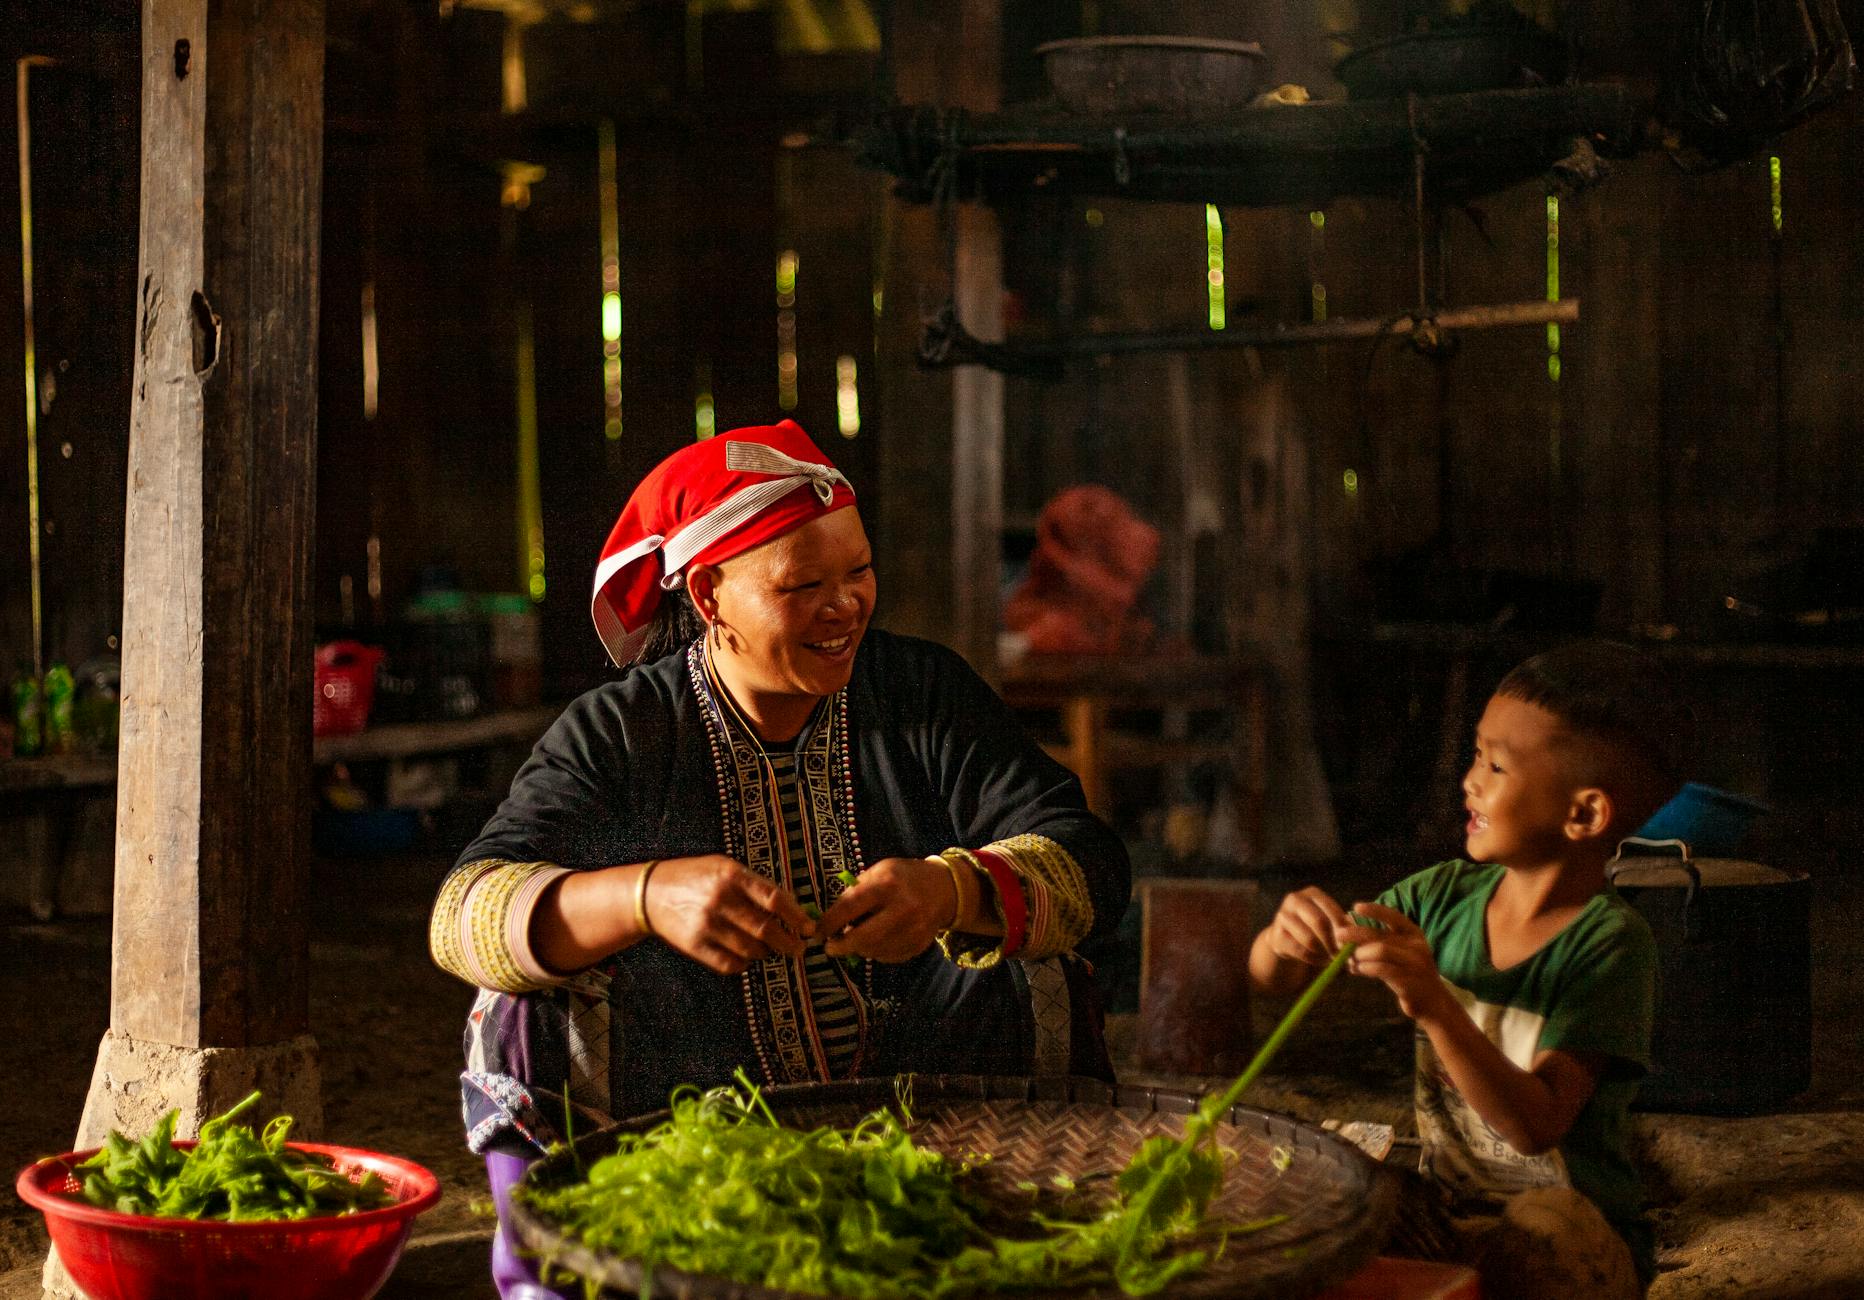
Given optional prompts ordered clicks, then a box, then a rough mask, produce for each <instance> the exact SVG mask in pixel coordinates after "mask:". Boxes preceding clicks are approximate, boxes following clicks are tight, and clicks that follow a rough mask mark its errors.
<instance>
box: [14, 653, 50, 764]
mask: <svg viewBox="0 0 1864 1300" xmlns="http://www.w3.org/2000/svg"><path fill="white" fill-rule="evenodd" d="M44 748H45V693H44V691H43V690H42V689H41V688H40V685H39V679H38V677H36V676H35V675H34V674H33V672H32V670H31V669H28V668H22V669H20V670H19V672H17V673H15V674H14V676H13V752H14V753H15V754H18V755H19V756H20V757H22V758H31V757H33V756H34V755H36V754H38V753H39V752H40V751H42V750H43V749H44Z"/></svg>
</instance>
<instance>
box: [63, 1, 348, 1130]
mask: <svg viewBox="0 0 1864 1300" xmlns="http://www.w3.org/2000/svg"><path fill="white" fill-rule="evenodd" d="M323 58H324V5H323V0H266V2H264V3H261V2H260V0H212V2H211V3H210V0H144V5H143V15H142V75H143V90H142V212H141V255H140V270H139V273H138V275H137V289H138V301H137V304H136V311H137V328H136V333H135V345H136V349H137V351H136V357H135V380H134V389H133V397H132V406H131V415H130V447H129V495H128V509H127V524H126V537H125V548H124V554H125V560H124V598H123V714H122V742H121V751H120V758H119V774H118V799H117V838H116V891H115V934H114V945H113V952H112V963H111V1000H110V1031H109V1033H108V1034H107V1035H106V1036H105V1039H104V1042H103V1044H102V1046H101V1048H100V1049H99V1053H98V1060H97V1068H96V1073H95V1076H94V1078H93V1080H92V1083H91V1091H90V1095H89V1097H88V1099H87V1100H86V1103H85V1109H84V1118H83V1121H82V1123H81V1127H80V1130H79V1134H78V1143H79V1145H80V1146H84V1145H90V1144H93V1143H96V1142H98V1141H100V1140H101V1139H102V1137H103V1136H104V1134H105V1133H106V1131H107V1130H108V1129H110V1128H112V1127H117V1128H122V1129H124V1130H125V1131H137V1130H142V1129H146V1128H147V1127H148V1125H149V1124H151V1123H152V1122H153V1121H154V1120H155V1118H156V1117H158V1116H159V1115H160V1114H161V1113H162V1112H163V1111H164V1110H166V1109H168V1108H169V1107H178V1108H179V1109H180V1111H181V1120H180V1125H179V1130H180V1131H182V1132H192V1131H194V1129H195V1128H196V1126H198V1124H199V1123H200V1121H201V1120H202V1119H203V1118H206V1117H207V1116H210V1115H211V1114H213V1113H215V1112H216V1111H218V1110H220V1109H223V1108H224V1107H225V1106H227V1105H228V1104H230V1103H231V1102H233V1101H236V1100H238V1099H239V1097H240V1096H241V1095H242V1094H243V1093H244V1092H245V1091H246V1090H248V1089H249V1088H252V1087H255V1086H256V1087H261V1088H263V1089H265V1091H266V1094H267V1096H266V1109H267V1110H268V1111H271V1110H279V1111H286V1110H288V1111H290V1112H291V1113H292V1114H294V1115H295V1116H297V1118H298V1121H299V1126H298V1128H297V1129H295V1130H294V1133H296V1134H306V1133H314V1132H315V1131H316V1130H317V1128H318V1127H319V1126H320V1123H321V1106H320V1102H319V1091H318V1076H317V1069H316V1056H315V1045H314V1044H313V1043H312V1041H311V1039H310V1037H309V1036H308V1034H307V1032H306V1031H307V1028H308V998H307V992H306V985H307V976H308V970H307V968H308V965H309V940H308V931H307V927H306V919H305V901H304V893H305V882H304V875H305V854H306V851H307V847H306V846H307V842H308V838H309V836H308V816H309V798H308V791H309V782H308V775H309V772H308V767H309V762H310V735H309V730H310V712H311V711H310V701H311V690H310V679H311V672H310V650H311V607H310V605H311V602H310V580H311V573H310V569H311V554H312V549H311V539H312V503H313V496H314V483H315V479H314V470H315V464H314V462H315V448H316V415H317V412H316V397H317V385H316V369H317V367H316V343H317V337H316V334H317V331H316V322H317V273H318V246H319V211H320V191H321V177H322V148H323V138H322V137H323Z"/></svg>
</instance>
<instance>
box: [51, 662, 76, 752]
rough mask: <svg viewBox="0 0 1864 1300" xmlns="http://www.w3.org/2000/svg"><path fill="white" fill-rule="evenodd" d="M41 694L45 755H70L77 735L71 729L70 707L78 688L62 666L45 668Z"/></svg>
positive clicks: (56, 665) (74, 746) (66, 668)
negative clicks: (43, 715)
mask: <svg viewBox="0 0 1864 1300" xmlns="http://www.w3.org/2000/svg"><path fill="white" fill-rule="evenodd" d="M44 691H45V752H46V753H48V754H69V753H70V752H71V751H72V750H73V749H74V748H76V745H77V734H76V732H75V731H73V729H72V725H71V703H72V700H73V699H74V698H75V697H76V695H77V693H78V684H77V682H76V681H75V680H73V678H72V676H71V669H70V668H68V667H66V666H65V665H64V664H53V665H52V666H51V667H50V668H47V669H46V670H45V686H44Z"/></svg>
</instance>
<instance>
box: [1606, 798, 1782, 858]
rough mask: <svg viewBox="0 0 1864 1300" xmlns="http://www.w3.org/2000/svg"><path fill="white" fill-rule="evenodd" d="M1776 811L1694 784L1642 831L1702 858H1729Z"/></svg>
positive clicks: (1640, 833) (1642, 834) (1755, 801)
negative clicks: (1684, 846) (1756, 825)
mask: <svg viewBox="0 0 1864 1300" xmlns="http://www.w3.org/2000/svg"><path fill="white" fill-rule="evenodd" d="M1772 811H1773V809H1772V808H1770V807H1769V806H1768V805H1766V804H1764V803H1762V802H1761V801H1760V800H1758V799H1750V798H1748V797H1747V796H1746V795H1740V794H1735V793H1733V792H1732V791H1729V790H1719V789H1717V788H1716V787H1714V786H1712V785H1703V784H1701V783H1700V782H1697V781H1691V782H1690V783H1689V784H1688V785H1686V786H1684V787H1683V788H1682V789H1681V790H1679V791H1677V793H1676V796H1675V798H1673V799H1671V800H1670V802H1669V803H1667V804H1665V805H1664V806H1663V807H1661V808H1659V809H1658V810H1657V811H1656V812H1655V813H1653V814H1652V815H1651V819H1650V820H1649V821H1647V822H1645V823H1644V824H1643V826H1641V827H1639V828H1638V832H1637V833H1638V837H1639V838H1640V839H1647V840H1682V841H1683V842H1684V843H1685V844H1687V845H1689V848H1690V852H1692V853H1693V854H1695V855H1696V856H1697V857H1699V858H1725V857H1729V856H1731V855H1733V854H1734V853H1735V852H1736V850H1737V849H1738V848H1739V847H1740V845H1741V840H1742V837H1743V836H1745V835H1746V834H1747V830H1748V827H1749V826H1751V825H1753V824H1754V820H1755V819H1756V818H1758V817H1759V816H1761V815H1762V814H1763V813H1768V812H1772Z"/></svg>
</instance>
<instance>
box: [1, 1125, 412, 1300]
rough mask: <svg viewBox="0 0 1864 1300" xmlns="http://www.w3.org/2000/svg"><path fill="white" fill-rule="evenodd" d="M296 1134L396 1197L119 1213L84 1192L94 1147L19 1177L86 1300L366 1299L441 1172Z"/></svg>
mask: <svg viewBox="0 0 1864 1300" xmlns="http://www.w3.org/2000/svg"><path fill="white" fill-rule="evenodd" d="M175 1145H176V1146H177V1147H182V1148H186V1147H189V1146H192V1145H193V1144H192V1143H189V1142H177V1143H175ZM289 1145H290V1146H291V1147H292V1148H293V1149H294V1150H298V1151H310V1152H315V1153H317V1154H320V1155H325V1156H328V1157H329V1158H330V1160H331V1162H332V1163H333V1164H335V1165H336V1167H337V1168H338V1169H340V1170H342V1171H343V1172H344V1173H347V1174H350V1175H352V1176H360V1175H361V1174H363V1173H372V1174H374V1175H376V1176H377V1177H378V1178H380V1179H381V1180H382V1181H383V1182H384V1183H385V1184H387V1186H388V1189H389V1190H390V1191H391V1192H392V1193H393V1194H394V1196H395V1204H393V1205H388V1206H384V1207H382V1208H381V1209H379V1210H364V1211H362V1212H360V1213H358V1214H345V1215H336V1216H331V1217H328V1218H318V1219H296V1220H290V1219H286V1220H278V1221H274V1222H265V1223H211V1222H202V1221H199V1220H195V1219H155V1218H149V1217H147V1216H144V1215H139V1214H123V1213H120V1212H118V1211H116V1210H106V1209H101V1208H99V1207H97V1206H95V1205H92V1204H90V1203H89V1202H88V1201H85V1200H84V1199H83V1197H82V1196H81V1195H80V1194H79V1182H78V1179H77V1178H76V1176H75V1175H74V1174H73V1173H72V1169H73V1167H74V1166H76V1165H77V1163H78V1162H79V1161H81V1160H84V1159H87V1158H88V1157H89V1156H91V1155H92V1154H93V1152H91V1151H73V1152H68V1153H66V1154H65V1155H62V1156H52V1157H50V1158H49V1159H45V1160H41V1161H39V1162H38V1163H37V1164H34V1165H29V1166H28V1167H27V1168H26V1169H24V1170H23V1171H21V1173H20V1176H19V1180H18V1181H17V1182H16V1183H15V1184H14V1186H15V1188H16V1190H17V1191H18V1192H19V1197H20V1199H21V1200H22V1201H25V1202H26V1203H27V1204H28V1205H31V1206H34V1207H35V1208H37V1209H38V1210H39V1211H41V1212H42V1213H43V1214H44V1215H45V1226H46V1228H47V1230H48V1231H49V1232H50V1233H51V1235H52V1244H53V1245H54V1246H55V1247H57V1249H58V1257H59V1259H60V1260H61V1261H62V1262H63V1264H64V1266H65V1271H66V1272H68V1273H69V1274H70V1275H71V1280H72V1281H73V1282H75V1283H77V1285H78V1287H79V1288H80V1289H81V1290H82V1291H83V1292H84V1294H85V1295H87V1296H89V1297H90V1298H91V1300H180V1298H181V1297H184V1296H186V1297H190V1300H235V1298H236V1297H238V1298H239V1300H248V1298H250V1300H367V1297H369V1296H372V1295H374V1294H375V1293H376V1292H377V1291H378V1290H380V1289H381V1286H382V1284H383V1283H384V1282H386V1281H387V1280H388V1275H389V1274H390V1273H392V1272H394V1269H395V1261H396V1260H398V1259H399V1258H400V1257H401V1248H402V1247H403V1246H405V1245H406V1244H407V1241H408V1233H409V1232H410V1231H411V1230H412V1229H413V1227H414V1219H415V1216H416V1215H418V1214H421V1213H423V1212H425V1211H427V1210H429V1209H432V1208H433V1206H434V1204H435V1203H436V1202H437V1201H439V1199H440V1180H439V1179H437V1178H435V1177H434V1176H433V1175H432V1174H431V1173H429V1172H428V1171H427V1170H425V1169H423V1168H421V1166H419V1165H417V1164H414V1163H413V1162H412V1161H408V1160H401V1159H398V1158H396V1157H394V1156H385V1155H378V1154H377V1153H375V1152H373V1151H362V1150H358V1149H357V1148H355V1147H337V1146H325V1145H323V1144H321V1143H316V1142H292V1143H290V1144H289Z"/></svg>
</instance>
